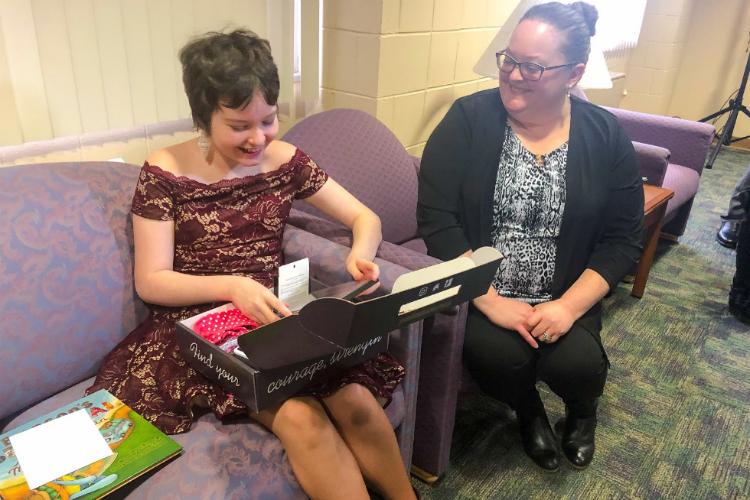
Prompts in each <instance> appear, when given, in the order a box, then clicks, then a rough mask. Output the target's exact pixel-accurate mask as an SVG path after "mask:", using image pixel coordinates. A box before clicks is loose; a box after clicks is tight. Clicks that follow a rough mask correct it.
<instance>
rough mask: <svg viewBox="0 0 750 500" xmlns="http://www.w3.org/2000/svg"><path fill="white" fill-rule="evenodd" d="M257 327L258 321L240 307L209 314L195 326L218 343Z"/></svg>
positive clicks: (201, 334)
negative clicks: (249, 316) (246, 314)
mask: <svg viewBox="0 0 750 500" xmlns="http://www.w3.org/2000/svg"><path fill="white" fill-rule="evenodd" d="M256 328H258V323H256V322H255V321H253V320H252V319H250V318H248V317H247V316H245V315H244V314H242V311H240V310H239V309H230V310H229V311H222V312H217V313H212V314H207V315H205V316H203V317H202V318H201V319H199V320H198V322H196V323H195V326H193V330H194V331H195V333H197V334H198V335H200V336H201V337H203V338H204V339H206V340H208V341H209V342H211V343H212V344H216V345H219V344H222V343H224V342H225V341H227V340H230V339H236V338H237V337H239V336H240V335H242V334H243V333H245V332H247V331H248V330H254V329H256Z"/></svg>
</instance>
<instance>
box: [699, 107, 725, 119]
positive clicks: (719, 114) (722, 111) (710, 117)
mask: <svg viewBox="0 0 750 500" xmlns="http://www.w3.org/2000/svg"><path fill="white" fill-rule="evenodd" d="M730 111H732V106H727V107H726V108H724V109H722V110H719V111H717V112H716V113H713V114H711V115H708V116H707V117H705V118H701V119H700V120H698V121H699V122H707V121H708V120H711V119H713V118H716V117H717V116H721V115H723V114H724V113H729V112H730Z"/></svg>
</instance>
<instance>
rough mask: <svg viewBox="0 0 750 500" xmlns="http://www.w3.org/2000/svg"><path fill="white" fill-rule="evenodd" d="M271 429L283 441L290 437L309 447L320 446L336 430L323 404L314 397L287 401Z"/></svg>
mask: <svg viewBox="0 0 750 500" xmlns="http://www.w3.org/2000/svg"><path fill="white" fill-rule="evenodd" d="M271 430H272V431H273V433H274V434H276V435H277V436H278V437H279V438H280V439H281V440H282V441H286V438H287V437H289V438H291V439H293V440H294V441H295V442H298V443H303V444H304V445H305V446H306V447H307V448H315V447H317V446H319V445H320V444H321V443H323V442H324V441H325V440H327V439H329V438H330V437H331V435H332V433H335V432H336V428H335V427H334V426H333V423H332V422H331V421H330V419H329V418H328V415H327V414H326V412H325V409H324V408H323V406H322V405H321V404H320V403H319V402H318V401H316V400H314V399H312V398H292V399H289V400H287V401H285V402H284V403H283V404H282V405H281V406H280V407H279V409H278V410H277V411H276V414H275V416H274V418H273V425H272V428H271ZM285 445H286V443H285Z"/></svg>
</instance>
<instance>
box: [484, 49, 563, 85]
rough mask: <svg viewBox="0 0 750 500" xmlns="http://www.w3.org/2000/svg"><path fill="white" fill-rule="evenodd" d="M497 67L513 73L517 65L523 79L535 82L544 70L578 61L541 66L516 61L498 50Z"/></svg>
mask: <svg viewBox="0 0 750 500" xmlns="http://www.w3.org/2000/svg"><path fill="white" fill-rule="evenodd" d="M495 55H496V56H497V67H498V69H499V70H500V71H502V72H503V73H513V70H514V69H516V66H518V69H519V71H520V72H521V76H522V77H523V79H524V80H529V81H532V82H535V81H537V80H539V79H540V78H541V77H542V74H543V73H544V72H545V70H551V69H557V68H564V67H566V66H575V65H576V64H578V63H568V64H559V65H557V66H546V67H545V66H542V65H541V64H536V63H533V62H518V61H516V60H515V59H513V58H512V57H510V56H509V55H508V54H506V53H505V51H504V50H503V51H500V52H498V53H497V54H495Z"/></svg>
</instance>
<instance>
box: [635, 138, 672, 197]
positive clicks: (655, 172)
mask: <svg viewBox="0 0 750 500" xmlns="http://www.w3.org/2000/svg"><path fill="white" fill-rule="evenodd" d="M633 147H634V148H635V153H636V155H637V156H638V168H639V169H640V171H641V177H643V182H644V183H645V184H651V185H652V186H659V187H661V185H662V184H663V183H664V176H665V175H666V174H667V166H668V165H669V158H670V153H669V150H668V149H664V148H661V147H659V146H654V145H652V144H644V143H642V142H636V141H633Z"/></svg>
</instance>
